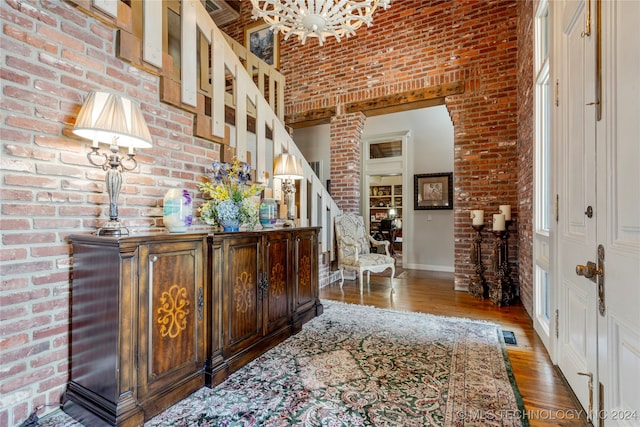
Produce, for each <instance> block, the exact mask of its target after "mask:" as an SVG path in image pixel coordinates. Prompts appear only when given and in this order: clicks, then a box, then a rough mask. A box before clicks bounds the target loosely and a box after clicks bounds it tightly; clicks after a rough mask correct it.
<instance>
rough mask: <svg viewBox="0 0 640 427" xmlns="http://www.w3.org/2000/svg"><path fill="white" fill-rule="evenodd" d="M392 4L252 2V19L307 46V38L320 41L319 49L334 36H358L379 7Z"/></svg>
mask: <svg viewBox="0 0 640 427" xmlns="http://www.w3.org/2000/svg"><path fill="white" fill-rule="evenodd" d="M390 3H391V0H251V4H252V5H253V12H252V14H253V18H254V19H264V21H265V22H266V23H267V24H269V25H271V29H272V30H273V31H274V32H276V33H277V32H278V31H279V32H281V33H282V34H284V39H285V40H287V39H288V38H289V37H291V35H295V36H298V39H299V40H300V41H301V42H302V44H304V43H305V42H306V41H307V37H317V38H318V41H319V43H320V46H322V44H323V43H324V41H325V39H326V38H327V37H329V36H333V37H335V38H336V40H337V41H340V39H341V38H342V37H345V36H346V37H349V36H352V35H354V34H355V32H356V30H357V29H358V28H360V27H361V26H362V24H367V26H371V23H372V21H373V18H372V15H373V13H374V12H375V11H376V9H377V8H378V7H383V8H384V9H386V8H388V7H389V4H390Z"/></svg>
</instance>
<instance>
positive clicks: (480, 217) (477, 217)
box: [471, 209, 484, 225]
mask: <svg viewBox="0 0 640 427" xmlns="http://www.w3.org/2000/svg"><path fill="white" fill-rule="evenodd" d="M471 220H472V221H471V222H472V224H473V225H482V224H484V211H483V210H482V209H478V210H473V211H471Z"/></svg>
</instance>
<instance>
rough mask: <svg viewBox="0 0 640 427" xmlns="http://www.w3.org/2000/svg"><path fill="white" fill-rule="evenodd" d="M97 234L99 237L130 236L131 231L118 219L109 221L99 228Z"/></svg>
mask: <svg viewBox="0 0 640 427" xmlns="http://www.w3.org/2000/svg"><path fill="white" fill-rule="evenodd" d="M96 234H97V235H98V236H128V235H129V229H128V228H127V227H125V226H124V225H123V224H122V223H121V222H120V221H118V220H117V219H116V220H109V221H107V223H106V224H105V225H103V226H102V227H100V228H98V230H97V231H96Z"/></svg>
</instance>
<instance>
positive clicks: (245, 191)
mask: <svg viewBox="0 0 640 427" xmlns="http://www.w3.org/2000/svg"><path fill="white" fill-rule="evenodd" d="M212 168H213V170H212V174H211V175H210V176H207V177H206V178H207V182H204V183H201V184H198V189H199V190H200V191H202V193H203V194H204V195H205V196H206V197H208V200H207V201H205V202H204V203H203V204H202V206H200V208H199V209H198V212H200V218H201V219H202V220H203V221H204V222H205V223H207V224H209V225H216V226H222V227H223V228H225V229H227V230H229V231H232V230H236V231H237V229H238V227H239V226H241V225H244V226H246V227H247V229H249V230H253V228H254V227H255V225H256V223H257V222H258V213H259V208H258V205H259V200H255V199H254V198H253V196H256V195H258V194H259V193H260V192H261V191H262V189H263V188H262V187H261V186H259V185H255V184H252V185H249V184H248V181H249V180H250V179H251V175H250V174H249V172H250V170H251V167H250V166H249V165H248V164H247V163H242V162H240V161H238V160H237V159H234V160H233V162H231V163H220V162H218V161H215V162H213V164H212Z"/></svg>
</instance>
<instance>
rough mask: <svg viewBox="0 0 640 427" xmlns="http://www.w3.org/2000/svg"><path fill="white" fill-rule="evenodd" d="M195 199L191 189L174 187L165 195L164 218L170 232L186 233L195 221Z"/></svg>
mask: <svg viewBox="0 0 640 427" xmlns="http://www.w3.org/2000/svg"><path fill="white" fill-rule="evenodd" d="M192 203H193V200H192V199H191V194H189V191H187V190H184V189H182V188H172V189H170V190H169V191H167V193H166V194H165V195H164V208H163V210H162V215H163V216H162V220H163V222H164V226H165V227H167V230H169V232H170V233H184V232H186V231H187V229H188V228H189V227H190V226H191V223H192V221H193V206H192Z"/></svg>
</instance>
